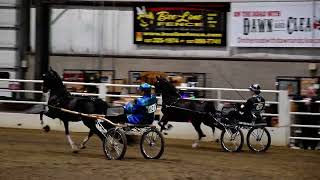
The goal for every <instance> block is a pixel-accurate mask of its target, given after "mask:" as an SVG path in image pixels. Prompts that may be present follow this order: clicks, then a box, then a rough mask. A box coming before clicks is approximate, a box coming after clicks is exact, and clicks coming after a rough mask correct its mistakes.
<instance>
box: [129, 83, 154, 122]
mask: <svg viewBox="0 0 320 180" xmlns="http://www.w3.org/2000/svg"><path fill="white" fill-rule="evenodd" d="M139 90H140V91H141V92H142V97H139V98H136V99H135V100H134V101H133V102H129V103H127V104H126V105H125V106H124V109H125V113H126V114H127V119H128V123H130V124H151V123H152V122H153V120H154V115H155V112H156V110H157V101H158V100H157V98H156V96H155V95H153V94H151V85H150V84H148V83H143V84H141V85H140V86H139Z"/></svg>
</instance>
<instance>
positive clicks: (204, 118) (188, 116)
mask: <svg viewBox="0 0 320 180" xmlns="http://www.w3.org/2000/svg"><path fill="white" fill-rule="evenodd" d="M155 90H156V93H160V94H161V95H162V108H161V111H162V113H163V117H162V118H161V120H160V121H159V125H160V127H161V131H163V130H167V129H168V126H166V125H167V124H168V121H172V120H175V121H177V120H178V121H182V122H188V121H190V122H191V123H192V125H193V127H194V128H195V130H196V131H197V133H198V137H199V138H198V140H197V141H196V142H195V143H194V144H193V145H192V147H197V146H198V143H199V142H200V140H201V138H202V137H205V136H206V135H205V134H204V133H203V132H202V130H201V127H200V125H201V123H204V124H205V125H207V126H209V127H211V128H212V132H213V133H214V131H215V124H214V121H213V120H212V118H211V116H210V115H209V113H211V114H213V115H214V114H215V112H216V109H215V106H214V103H213V102H208V101H196V100H188V99H182V98H181V96H180V94H179V91H178V89H176V88H175V87H174V86H173V85H172V84H171V83H170V82H169V81H167V80H166V79H165V78H162V77H157V81H156V83H155ZM169 127H170V126H169Z"/></svg>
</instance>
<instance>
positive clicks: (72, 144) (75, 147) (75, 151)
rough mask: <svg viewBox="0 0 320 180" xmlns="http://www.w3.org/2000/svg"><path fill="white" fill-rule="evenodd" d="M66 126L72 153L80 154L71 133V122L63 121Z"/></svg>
mask: <svg viewBox="0 0 320 180" xmlns="http://www.w3.org/2000/svg"><path fill="white" fill-rule="evenodd" d="M63 124H64V129H65V134H66V136H67V139H68V142H69V144H70V146H71V149H72V152H73V153H77V152H79V148H78V146H77V145H76V144H75V143H74V142H73V141H72V139H71V136H70V133H69V122H68V121H63Z"/></svg>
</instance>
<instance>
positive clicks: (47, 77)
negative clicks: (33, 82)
mask: <svg viewBox="0 0 320 180" xmlns="http://www.w3.org/2000/svg"><path fill="white" fill-rule="evenodd" d="M42 79H43V83H42V92H44V93H47V92H48V91H50V90H52V89H54V88H59V87H63V83H62V80H61V78H60V76H59V75H58V73H57V72H56V71H54V70H53V69H51V68H50V69H49V71H48V72H47V73H45V74H43V75H42Z"/></svg>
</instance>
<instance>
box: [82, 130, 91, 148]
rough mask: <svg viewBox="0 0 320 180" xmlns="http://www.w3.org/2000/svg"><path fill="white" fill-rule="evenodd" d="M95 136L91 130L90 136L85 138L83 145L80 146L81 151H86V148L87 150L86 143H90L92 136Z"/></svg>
mask: <svg viewBox="0 0 320 180" xmlns="http://www.w3.org/2000/svg"><path fill="white" fill-rule="evenodd" d="M93 134H94V133H93V131H92V130H90V131H89V134H88V136H87V137H85V138H84V139H83V141H82V143H81V144H80V146H79V148H80V149H85V148H86V143H87V142H88V141H89V139H90V138H91V136H92V135H93Z"/></svg>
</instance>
